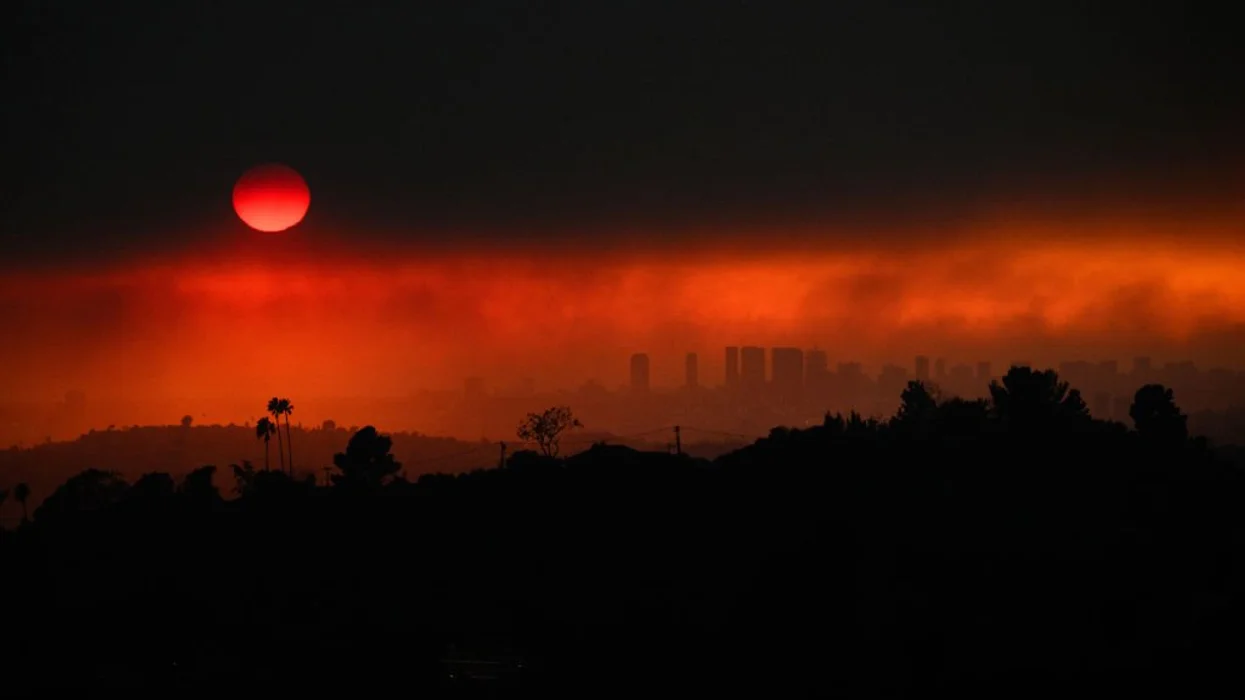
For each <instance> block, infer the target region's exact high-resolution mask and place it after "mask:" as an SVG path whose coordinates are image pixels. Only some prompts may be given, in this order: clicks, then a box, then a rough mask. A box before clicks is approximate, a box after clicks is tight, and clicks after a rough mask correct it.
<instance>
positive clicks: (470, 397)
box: [463, 377, 484, 403]
mask: <svg viewBox="0 0 1245 700" xmlns="http://www.w3.org/2000/svg"><path fill="white" fill-rule="evenodd" d="M463 398H465V399H466V400H467V401H468V402H469V403H476V402H479V401H480V400H482V399H483V398H484V379H483V378H481V377H467V378H466V379H465V380H463Z"/></svg>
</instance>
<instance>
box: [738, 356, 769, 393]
mask: <svg viewBox="0 0 1245 700" xmlns="http://www.w3.org/2000/svg"><path fill="white" fill-rule="evenodd" d="M739 384H740V387H741V388H742V389H743V390H744V391H746V392H748V393H750V394H754V395H755V394H759V393H760V392H761V391H762V390H763V389H764V388H765V348H758V347H755V346H749V347H744V348H740V349H739Z"/></svg>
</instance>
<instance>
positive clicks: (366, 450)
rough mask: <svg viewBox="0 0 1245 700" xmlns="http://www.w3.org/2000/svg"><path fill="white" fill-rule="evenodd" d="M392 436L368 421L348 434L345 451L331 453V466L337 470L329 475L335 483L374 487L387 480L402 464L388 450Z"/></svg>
mask: <svg viewBox="0 0 1245 700" xmlns="http://www.w3.org/2000/svg"><path fill="white" fill-rule="evenodd" d="M392 447H393V440H391V439H390V438H389V436H388V435H381V434H380V433H378V432H377V431H376V428H374V427H372V426H370V425H368V426H365V427H363V428H362V429H361V430H359V432H357V433H355V434H354V435H352V436H350V442H348V443H346V451H345V452H338V453H337V454H335V455H333V466H335V467H337V468H338V470H340V471H341V473H340V474H334V475H333V476H332V479H333V483H334V484H335V485H338V486H347V487H364V488H377V487H380V486H382V485H384V484H385V483H386V482H387V481H389V480H391V479H392V478H393V476H394V475H395V474H397V473H398V470H399V469H401V468H402V464H401V463H400V462H398V461H396V460H395V459H394V458H393V455H392V454H391V453H390V452H389V450H390V449H391V448H392Z"/></svg>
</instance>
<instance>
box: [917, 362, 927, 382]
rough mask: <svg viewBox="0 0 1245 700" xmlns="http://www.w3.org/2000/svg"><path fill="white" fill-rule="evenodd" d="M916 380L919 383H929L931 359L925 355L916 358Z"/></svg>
mask: <svg viewBox="0 0 1245 700" xmlns="http://www.w3.org/2000/svg"><path fill="white" fill-rule="evenodd" d="M916 380H917V381H918V382H928V381H929V358H928V357H926V356H924V355H917V356H916Z"/></svg>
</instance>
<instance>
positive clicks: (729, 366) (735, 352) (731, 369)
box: [726, 345, 739, 389]
mask: <svg viewBox="0 0 1245 700" xmlns="http://www.w3.org/2000/svg"><path fill="white" fill-rule="evenodd" d="M726 388H727V389H737V388H739V348H737V347H734V346H731V345H728V346H727V348H726Z"/></svg>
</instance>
